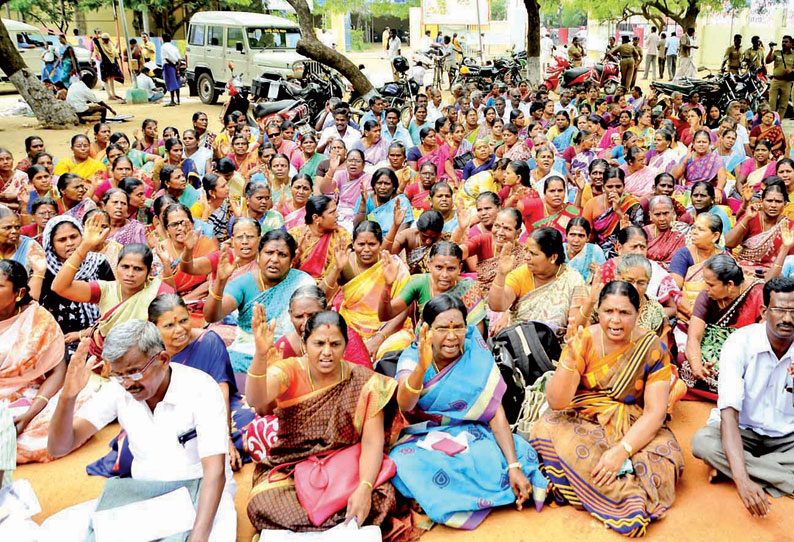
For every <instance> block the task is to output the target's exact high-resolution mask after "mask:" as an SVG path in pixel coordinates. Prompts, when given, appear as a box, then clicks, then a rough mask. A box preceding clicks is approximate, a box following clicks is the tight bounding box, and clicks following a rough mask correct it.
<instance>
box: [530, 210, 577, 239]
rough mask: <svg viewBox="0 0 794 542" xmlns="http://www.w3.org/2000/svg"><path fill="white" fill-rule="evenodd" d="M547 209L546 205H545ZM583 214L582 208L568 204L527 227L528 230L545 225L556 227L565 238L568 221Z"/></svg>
mask: <svg viewBox="0 0 794 542" xmlns="http://www.w3.org/2000/svg"><path fill="white" fill-rule="evenodd" d="M544 211H545V207H544ZM581 215H582V210H581V209H580V208H579V207H577V206H576V205H570V204H566V205H565V207H563V208H562V209H561V210H559V211H557V212H556V213H554V214H553V215H548V216H545V217H543V218H541V219H540V220H536V221H534V222H532V223H531V224H530V227H529V228H527V231H532V230H536V229H538V228H542V227H544V226H548V227H551V228H554V229H555V230H557V231H559V232H560V233H561V234H562V237H563V239H565V228H566V227H568V223H569V222H570V221H571V220H572V219H574V218H576V217H577V216H581Z"/></svg>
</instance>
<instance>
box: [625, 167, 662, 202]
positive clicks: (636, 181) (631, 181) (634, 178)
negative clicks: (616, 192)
mask: <svg viewBox="0 0 794 542" xmlns="http://www.w3.org/2000/svg"><path fill="white" fill-rule="evenodd" d="M656 173H657V171H656V170H655V169H653V168H650V167H648V166H645V167H644V168H642V169H641V170H639V171H635V172H634V173H632V174H631V175H627V176H626V185H625V187H624V188H623V190H625V191H626V192H628V193H629V194H633V195H635V196H637V197H639V196H647V195H649V194H652V193H653V180H654V177H656Z"/></svg>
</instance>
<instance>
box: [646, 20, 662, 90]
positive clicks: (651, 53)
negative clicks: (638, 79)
mask: <svg viewBox="0 0 794 542" xmlns="http://www.w3.org/2000/svg"><path fill="white" fill-rule="evenodd" d="M658 51H659V34H657V33H656V27H655V26H652V27H651V33H650V34H648V35H647V36H646V37H645V77H644V78H643V79H648V68H649V67H650V68H652V70H653V79H654V80H656V59H657V58H658V57H657V55H658Z"/></svg>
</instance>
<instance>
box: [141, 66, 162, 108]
mask: <svg viewBox="0 0 794 542" xmlns="http://www.w3.org/2000/svg"><path fill="white" fill-rule="evenodd" d="M135 82H136V83H138V88H142V89H143V90H145V91H146V96H147V97H148V98H149V103H156V102H159V101H160V100H162V99H163V96H165V93H164V92H163V89H161V88H159V87H157V86H155V84H154V79H152V76H151V73H150V72H149V69H148V68H143V70H141V71H140V72H139V73H138V77H136V79H135Z"/></svg>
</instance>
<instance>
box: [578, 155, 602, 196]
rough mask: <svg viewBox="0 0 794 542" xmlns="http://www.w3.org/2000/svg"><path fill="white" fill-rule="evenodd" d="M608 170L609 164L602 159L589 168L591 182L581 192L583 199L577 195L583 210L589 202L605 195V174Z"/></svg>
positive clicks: (588, 173) (591, 164) (592, 163)
mask: <svg viewBox="0 0 794 542" xmlns="http://www.w3.org/2000/svg"><path fill="white" fill-rule="evenodd" d="M608 168H609V162H607V161H606V160H604V159H602V158H596V159H595V160H593V161H592V162H590V165H589V166H587V179H588V180H589V182H588V183H586V184H585V185H584V188H582V189H581V190H580V192H581V194H582V195H581V197H579V195H578V194H577V199H579V200H580V205H581V206H582V208H584V206H585V205H586V204H587V202H588V201H590V200H591V199H593V198H596V197H598V196H600V195H601V194H603V193H604V173H605V172H606V170H607V169H608ZM574 180H575V179H574Z"/></svg>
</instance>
